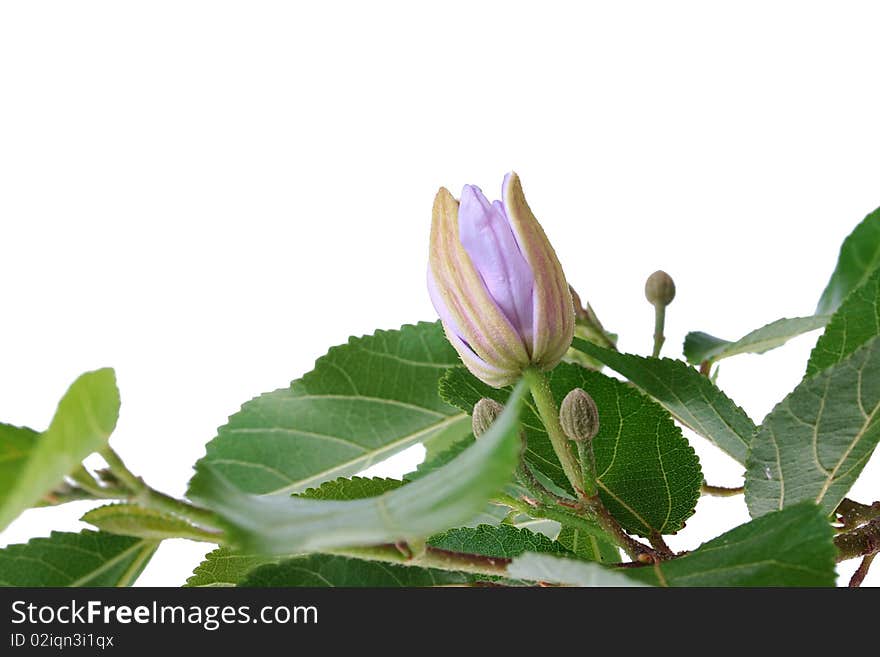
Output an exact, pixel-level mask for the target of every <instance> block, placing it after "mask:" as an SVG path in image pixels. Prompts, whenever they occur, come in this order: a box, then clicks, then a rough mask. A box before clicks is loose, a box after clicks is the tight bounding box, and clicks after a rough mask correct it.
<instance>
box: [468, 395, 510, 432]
mask: <svg viewBox="0 0 880 657" xmlns="http://www.w3.org/2000/svg"><path fill="white" fill-rule="evenodd" d="M503 410H504V407H503V406H502V405H501V404H499V403H498V402H497V401H495V400H494V399H489V398H488V397H483V398H482V399H481V400H480V401H478V402H477V403H476V404H475V405H474V413H473V415H472V416H471V426H473V429H474V437H475V438H479V437H480V436H482V435H483V434H484V433H486V431H488V430H489V427H491V426H492V423H493V422H494V421H495V420H496V419H497V418H498V416H499V415H501V411H503Z"/></svg>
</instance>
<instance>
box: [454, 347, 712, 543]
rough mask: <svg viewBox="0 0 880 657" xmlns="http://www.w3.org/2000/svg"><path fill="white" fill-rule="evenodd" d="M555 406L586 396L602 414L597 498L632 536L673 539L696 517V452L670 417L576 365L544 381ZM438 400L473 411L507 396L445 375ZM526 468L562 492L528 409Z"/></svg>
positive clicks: (457, 373) (461, 373)
mask: <svg viewBox="0 0 880 657" xmlns="http://www.w3.org/2000/svg"><path fill="white" fill-rule="evenodd" d="M548 377H549V381H550V388H551V390H552V392H553V396H554V397H555V398H556V400H562V399H563V398H564V397H565V395H566V394H567V393H568V392H569V391H570V390H572V389H573V388H583V389H584V390H586V391H587V392H589V393H590V395H591V396H592V397H593V399H594V400H595V402H596V405H597V407H598V409H599V424H600V429H599V433H598V435H597V436H596V437H595V438H594V439H593V450H594V453H595V455H596V466H597V471H598V484H599V489H600V492H599V494H600V496H601V497H602V500H603V502H604V503H605V505H606V506H607V507H608V508H609V510H610V511H611V513H612V514H614V516H615V517H616V518H617V519H618V520H619V521H620V523H621V524H622V525H623V526H624V527H625V528H626V529H627V530H629V531H632V532H636V533H639V534H642V535H647V534H650V533H653V532H655V531H656V532H660V533H675V532H676V531H678V530H679V529H681V527H682V526H683V525H684V521H685V520H686V519H687V518H688V517H689V516H690V515H691V514H692V513H693V510H694V506H695V504H696V502H697V499H698V498H699V495H700V483H701V481H702V474H701V472H700V464H699V461H698V459H697V456H696V454H694V451H693V449H692V448H691V446H690V445H689V444H688V442H687V440H685V438H684V437H683V436H682V435H681V430H680V429H679V428H678V427H677V426H675V423H673V422H672V420H671V418H670V417H669V415H668V414H667V413H666V412H665V411H664V410H663V409H662V408H661V407H660V406H658V405H657V404H655V403H654V402H653V401H651V400H650V399H648V398H647V397H645V396H644V395H643V394H641V393H640V392H639V391H638V390H635V389H633V388H631V387H630V386H627V385H626V384H624V383H622V382H621V381H618V380H617V379H612V378H611V377H608V376H605V375H604V374H601V373H600V372H595V371H592V370H588V369H585V368H583V367H581V366H579V365H575V364H573V363H560V364H559V365H558V366H557V367H556V368H555V369H554V370H553V371H552V372H550V373H549V374H548ZM440 389H441V394H442V395H444V397H445V398H446V399H447V400H448V401H450V402H451V403H454V404H456V405H457V406H458V407H459V408H461V409H463V410H466V409H472V408H473V406H474V404H475V403H476V402H477V401H478V400H479V399H480V398H481V397H491V398H493V399H495V400H497V401H499V402H501V403H502V404H503V403H505V402H506V400H507V395H508V394H509V393H508V392H507V391H506V390H498V389H495V388H490V387H489V386H487V385H485V384H484V383H482V382H480V381H479V380H477V379H476V378H474V377H473V376H472V375H470V374H469V373H468V372H467V370H465V369H464V368H456V369H453V370H450V371H449V373H448V374H447V375H446V376H445V377H444V378H443V380H442V382H441V384H440ZM522 424H523V428H524V429H525V432H526V436H527V440H528V449H527V452H526V458H527V460H528V461H529V463H530V464H531V466H532V467H533V468H534V469H536V470H539V471H541V472H543V473H544V474H545V475H547V476H548V477H550V478H551V479H552V480H553V481H554V482H556V484H557V485H559V486H565V487H567V480H566V478H565V475H564V473H563V472H562V468H561V466H560V465H559V461H558V460H557V459H556V455H555V453H554V451H553V448H552V446H551V445H550V441H549V438H548V437H547V434H546V431H545V430H544V427H543V424H542V423H541V421H540V419H539V417H538V414H537V411H536V410H535V408H534V407H533V405H532V404H531V403H528V404H526V408H525V410H524V412H523V419H522Z"/></svg>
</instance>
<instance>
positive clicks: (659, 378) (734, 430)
mask: <svg viewBox="0 0 880 657" xmlns="http://www.w3.org/2000/svg"><path fill="white" fill-rule="evenodd" d="M573 346H574V347H575V348H577V349H580V350H583V351H585V352H586V353H588V354H590V355H591V356H593V357H594V358H597V359H598V360H600V361H602V362H603V363H605V364H606V365H607V366H608V367H610V368H611V369H613V370H614V371H615V372H618V373H619V374H622V375H623V376H625V377H626V378H627V379H629V380H630V381H631V382H632V383H634V384H635V385H637V386H638V387H639V388H641V389H642V390H643V391H644V392H646V393H647V394H648V395H650V396H651V397H652V398H654V399H655V400H656V401H657V402H658V403H659V404H660V405H661V406H663V407H664V408H665V409H666V410H667V411H669V412H670V413H671V414H672V416H673V417H674V418H675V419H676V420H678V421H679V422H681V423H682V424H683V425H684V426H686V427H688V428H689V429H691V430H693V431H694V432H695V433H697V434H699V435H701V436H703V437H704V438H706V439H708V440H709V441H711V442H712V443H714V444H715V445H716V446H717V447H719V448H720V449H722V450H724V451H725V452H727V453H728V454H729V455H730V456H732V457H733V458H735V459H736V460H737V461H739V462H740V463H742V464H745V462H746V454H747V453H748V448H749V443H750V442H751V440H752V437H753V436H754V435H755V431H756V427H755V424H754V422H752V420H751V419H749V416H748V415H746V413H745V411H743V410H742V409H741V408H740V407H739V406H737V405H736V404H734V403H733V401H732V400H731V399H730V398H729V397H728V396H727V395H725V394H724V393H723V392H722V391H721V390H719V389H718V387H717V386H716V385H715V384H714V383H712V382H711V381H710V380H709V379H708V378H707V377H705V376H703V375H702V374H700V373H699V372H697V371H696V370H695V369H693V368H692V367H688V365H687V364H686V363H684V362H682V361H680V360H670V359H668V358H662V359H660V358H644V357H642V356H635V355H632V354H622V353H620V352H617V351H611V350H608V349H602V348H601V347H597V346H595V345H592V344H590V343H588V342H584V341H583V340H575V341H574V344H573Z"/></svg>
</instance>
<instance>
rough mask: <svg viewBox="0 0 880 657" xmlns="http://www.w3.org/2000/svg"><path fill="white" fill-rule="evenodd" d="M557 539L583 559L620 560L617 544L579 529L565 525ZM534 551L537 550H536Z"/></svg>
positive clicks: (615, 561) (604, 561) (609, 561)
mask: <svg viewBox="0 0 880 657" xmlns="http://www.w3.org/2000/svg"><path fill="white" fill-rule="evenodd" d="M556 540H557V542H559V543H561V544H562V545H564V546H565V547H566V548H568V550H569V551H571V552H573V553H574V554H576V555H577V556H579V557H580V558H581V559H586V560H588V561H598V562H599V563H617V562H618V561H620V550H619V549H618V548H617V546H616V545H614V544H613V543H611V542H609V541H604V540H602V539H601V538H599V537H598V536H594V535H593V534H588V533H587V532H585V531H581V530H579V529H573V528H571V527H563V528H562V529H560V530H559V536H557V537H556ZM532 551H533V552H536V550H532Z"/></svg>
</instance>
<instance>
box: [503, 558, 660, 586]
mask: <svg viewBox="0 0 880 657" xmlns="http://www.w3.org/2000/svg"><path fill="white" fill-rule="evenodd" d="M507 572H508V573H509V574H510V576H511V577H516V578H518V579H522V580H527V581H532V582H547V583H548V584H563V585H565V586H645V584H643V583H641V582H640V581H638V580H637V579H634V578H632V577H629V576H628V575H627V574H626V573H625V572H623V571H619V570H612V569H610V568H605V567H604V566H600V565H599V564H595V563H588V562H585V561H577V560H575V559H569V558H566V557H558V556H554V555H551V554H532V553H527V554H524V555H522V556H521V557H517V558H516V559H514V560H513V562H512V563H511V564H510V566H508V567H507Z"/></svg>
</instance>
